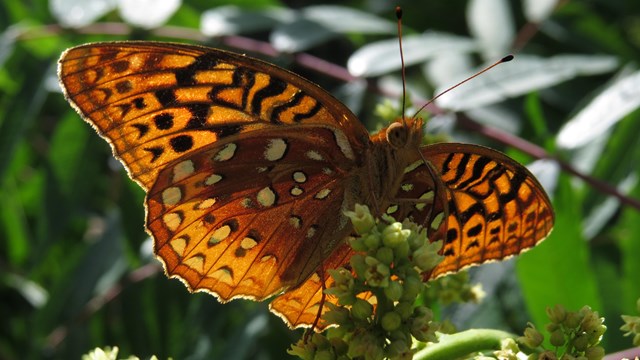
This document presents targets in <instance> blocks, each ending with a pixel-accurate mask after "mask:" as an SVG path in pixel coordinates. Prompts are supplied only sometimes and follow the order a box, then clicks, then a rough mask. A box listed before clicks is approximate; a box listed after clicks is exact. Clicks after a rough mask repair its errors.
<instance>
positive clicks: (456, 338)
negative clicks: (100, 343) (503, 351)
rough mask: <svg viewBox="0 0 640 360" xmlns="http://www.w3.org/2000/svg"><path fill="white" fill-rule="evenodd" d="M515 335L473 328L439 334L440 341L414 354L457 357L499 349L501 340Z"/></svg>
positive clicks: (441, 358) (440, 358)
mask: <svg viewBox="0 0 640 360" xmlns="http://www.w3.org/2000/svg"><path fill="white" fill-rule="evenodd" d="M506 338H516V336H515V335H513V334H511V333H508V332H505V331H500V330H491V329H471V330H466V331H463V332H459V333H456V334H453V335H447V334H439V342H438V343H435V344H429V345H428V346H427V347H425V348H424V349H422V350H420V351H418V352H417V353H416V354H415V355H414V357H413V358H414V359H415V360H420V359H424V360H426V359H428V360H447V359H457V358H459V357H462V356H464V355H468V354H471V353H474V352H478V351H485V350H499V349H500V341H501V340H503V339H506Z"/></svg>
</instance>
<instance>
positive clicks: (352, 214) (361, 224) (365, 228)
mask: <svg viewBox="0 0 640 360" xmlns="http://www.w3.org/2000/svg"><path fill="white" fill-rule="evenodd" d="M355 207H356V209H355V211H345V212H344V214H345V215H346V216H347V217H349V218H350V219H351V223H352V224H353V229H354V230H355V231H356V233H358V234H359V235H362V234H365V233H367V232H369V231H370V230H371V229H372V228H373V227H374V226H375V225H376V223H375V220H374V219H373V215H371V212H370V211H369V208H368V207H367V206H366V205H360V204H356V206H355Z"/></svg>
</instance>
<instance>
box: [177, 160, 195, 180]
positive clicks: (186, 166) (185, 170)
mask: <svg viewBox="0 0 640 360" xmlns="http://www.w3.org/2000/svg"><path fill="white" fill-rule="evenodd" d="M194 171H195V167H194V165H193V161H191V160H185V161H182V162H180V163H178V164H177V165H176V166H174V167H173V182H174V183H176V182H178V181H180V180H182V179H184V178H186V177H187V176H189V175H191V174H193V172H194Z"/></svg>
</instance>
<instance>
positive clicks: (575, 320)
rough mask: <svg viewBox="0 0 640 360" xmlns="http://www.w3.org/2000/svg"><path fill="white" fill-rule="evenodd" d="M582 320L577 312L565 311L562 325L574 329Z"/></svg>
mask: <svg viewBox="0 0 640 360" xmlns="http://www.w3.org/2000/svg"><path fill="white" fill-rule="evenodd" d="M580 322H582V315H580V314H578V313H577V312H573V311H570V312H568V313H567V317H566V318H565V319H564V326H566V327H568V328H569V329H576V328H577V327H578V326H580Z"/></svg>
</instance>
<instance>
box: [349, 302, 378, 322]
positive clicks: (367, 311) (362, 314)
mask: <svg viewBox="0 0 640 360" xmlns="http://www.w3.org/2000/svg"><path fill="white" fill-rule="evenodd" d="M351 315H352V316H353V317H354V318H355V319H357V320H366V319H368V318H369V317H371V315H373V305H371V304H370V303H369V302H368V301H366V300H362V299H356V302H355V303H354V304H353V306H352V307H351Z"/></svg>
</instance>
